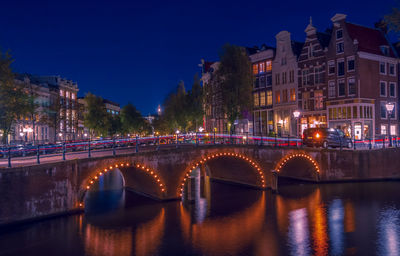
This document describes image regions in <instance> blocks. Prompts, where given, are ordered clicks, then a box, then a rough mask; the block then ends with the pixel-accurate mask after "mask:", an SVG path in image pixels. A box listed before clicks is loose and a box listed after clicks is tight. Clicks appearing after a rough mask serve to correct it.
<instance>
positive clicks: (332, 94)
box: [328, 81, 336, 98]
mask: <svg viewBox="0 0 400 256" xmlns="http://www.w3.org/2000/svg"><path fill="white" fill-rule="evenodd" d="M328 97H329V98H335V97H336V86H335V81H329V84H328Z"/></svg>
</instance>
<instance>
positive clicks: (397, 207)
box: [0, 182, 400, 256]
mask: <svg viewBox="0 0 400 256" xmlns="http://www.w3.org/2000/svg"><path fill="white" fill-rule="evenodd" d="M103 186H106V184H103ZM399 192H400V182H369V183H341V184H319V185H315V184H303V185H301V184H291V185H290V184H289V185H285V186H283V187H281V188H280V191H279V193H278V194H273V193H271V192H270V191H260V190H253V189H248V188H243V187H238V186H233V185H229V184H223V183H216V182H211V183H210V185H209V190H208V193H206V195H205V196H204V197H202V198H200V199H198V200H196V202H194V203H182V202H180V201H170V202H157V201H154V200H152V199H149V198H146V197H143V196H141V195H138V194H135V193H132V192H125V191H123V190H121V189H114V190H107V191H104V190H101V189H99V190H97V191H93V192H91V193H90V194H88V195H87V198H86V212H85V214H79V215H72V216H66V217H57V218H53V219H48V220H44V221H40V222H36V223H32V224H27V225H23V226H18V227H13V228H12V229H5V230H4V229H3V230H1V231H0V255H119V256H124V255H400V197H399V194H400V193H399Z"/></svg>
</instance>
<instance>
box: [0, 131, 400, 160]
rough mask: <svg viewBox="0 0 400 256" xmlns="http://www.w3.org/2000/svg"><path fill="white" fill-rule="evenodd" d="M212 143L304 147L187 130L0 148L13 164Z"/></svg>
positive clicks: (381, 141)
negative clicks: (14, 160) (163, 134)
mask: <svg viewBox="0 0 400 256" xmlns="http://www.w3.org/2000/svg"><path fill="white" fill-rule="evenodd" d="M391 141H392V143H391V147H400V138H399V137H397V136H391ZM210 144H236V145H237V144H250V145H259V146H270V147H301V146H302V141H301V139H299V138H295V137H290V136H287V137H277V136H275V137H270V136H267V137H265V136H254V135H248V134H240V135H238V134H223V133H188V134H174V135H165V136H148V137H127V138H107V139H97V140H81V141H68V142H66V141H65V142H58V143H56V144H42V145H14V146H8V147H0V157H2V158H3V160H1V161H0V163H1V162H3V163H4V161H5V159H8V166H9V167H11V159H14V158H15V159H20V160H29V159H30V160H31V161H33V162H35V160H36V162H37V163H40V160H41V159H43V158H47V157H59V158H62V159H63V160H65V159H66V155H74V154H81V155H82V154H83V153H85V152H87V157H91V154H92V153H93V152H105V151H108V152H112V154H113V155H116V153H117V152H118V151H120V150H129V149H131V150H132V151H134V152H139V151H143V150H146V151H153V150H154V151H155V150H160V148H163V147H180V146H184V145H185V146H187V145H192V146H202V145H210ZM389 146H390V140H389V138H388V136H381V137H376V138H374V139H364V140H353V150H365V149H379V148H385V147H389Z"/></svg>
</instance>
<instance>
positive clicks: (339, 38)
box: [336, 29, 343, 41]
mask: <svg viewBox="0 0 400 256" xmlns="http://www.w3.org/2000/svg"><path fill="white" fill-rule="evenodd" d="M339 31H342V37H340V38H338V37H337V35H338V32H339ZM340 39H343V29H338V30H336V41H337V40H340Z"/></svg>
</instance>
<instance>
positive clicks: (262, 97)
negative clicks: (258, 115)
mask: <svg viewBox="0 0 400 256" xmlns="http://www.w3.org/2000/svg"><path fill="white" fill-rule="evenodd" d="M260 106H261V107H262V106H265V92H260Z"/></svg>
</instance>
